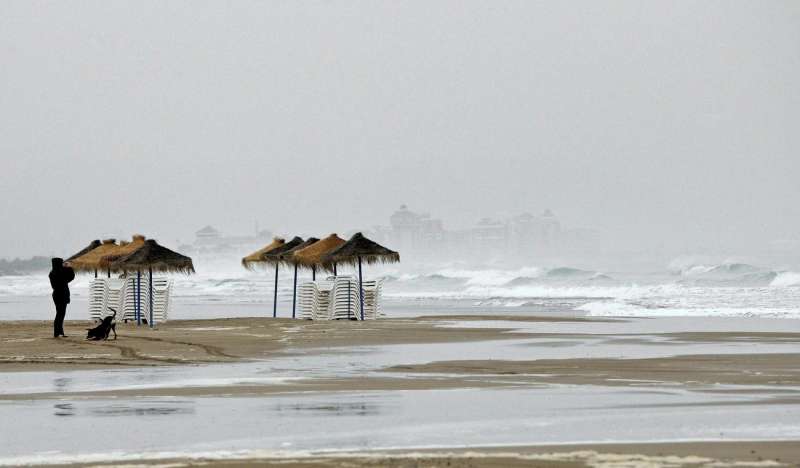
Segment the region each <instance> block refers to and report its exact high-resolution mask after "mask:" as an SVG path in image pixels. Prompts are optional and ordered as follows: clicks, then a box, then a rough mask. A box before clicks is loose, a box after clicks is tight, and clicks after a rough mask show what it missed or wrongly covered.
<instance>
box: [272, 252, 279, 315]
mask: <svg viewBox="0 0 800 468" xmlns="http://www.w3.org/2000/svg"><path fill="white" fill-rule="evenodd" d="M277 316H278V264H277V263H276V264H275V293H274V295H273V297H272V318H275V317H277Z"/></svg>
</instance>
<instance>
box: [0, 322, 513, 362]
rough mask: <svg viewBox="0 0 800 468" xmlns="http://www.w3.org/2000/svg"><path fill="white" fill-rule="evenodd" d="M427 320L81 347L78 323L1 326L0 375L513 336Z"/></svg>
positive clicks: (160, 334) (225, 330)
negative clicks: (55, 329) (59, 334)
mask: <svg viewBox="0 0 800 468" xmlns="http://www.w3.org/2000/svg"><path fill="white" fill-rule="evenodd" d="M435 324H436V322H435V321H431V320H412V319H386V320H377V321H369V322H353V321H325V322H312V321H300V320H291V319H265V318H232V319H212V320H185V321H182V320H177V321H170V322H168V323H165V324H162V325H159V326H158V327H157V328H156V329H154V330H150V329H149V328H148V327H146V326H141V327H137V326H135V325H132V324H119V325H118V326H117V333H118V335H119V338H118V339H117V340H114V339H113V335H112V339H109V340H108V341H86V340H85V339H84V337H85V336H86V322H77V321H73V322H67V323H66V326H65V331H66V333H67V334H68V336H69V338H58V339H55V338H52V337H51V336H49V333H50V329H51V328H50V327H51V326H52V324H51V323H50V322H43V321H14V322H4V323H3V324H2V337H0V372H4V371H36V370H70V369H93V368H97V369H99V368H107V367H112V366H135V367H136V366H139V367H141V366H164V365H182V364H183V365H185V364H206V363H219V362H237V361H242V360H248V359H264V358H268V357H272V356H275V355H276V354H278V353H282V352H285V351H286V350H287V349H289V348H300V349H301V348H309V347H314V348H332V347H349V346H360V345H382V344H402V343H437V342H464V341H478V340H497V339H504V338H519V337H520V335H519V334H516V335H513V336H511V335H509V334H507V333H505V332H506V331H508V330H504V329H475V328H470V329H445V328H440V327H436V326H435Z"/></svg>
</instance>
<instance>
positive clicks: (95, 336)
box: [86, 307, 117, 341]
mask: <svg viewBox="0 0 800 468" xmlns="http://www.w3.org/2000/svg"><path fill="white" fill-rule="evenodd" d="M109 309H110V310H112V311H114V313H113V314H112V315H108V316H106V317H104V318H103V320H102V321H101V322H100V324H99V325H97V326H96V327H94V328H87V329H86V330H87V333H86V339H87V340H93V341H100V340H107V339H108V335H109V334H110V333H111V332H114V339H115V340H116V339H117V321H116V317H117V311H116V310H114V309H112V308H111V307H109Z"/></svg>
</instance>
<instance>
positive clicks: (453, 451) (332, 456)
mask: <svg viewBox="0 0 800 468" xmlns="http://www.w3.org/2000/svg"><path fill="white" fill-rule="evenodd" d="M796 446H797V441H793V440H761V441H754V440H735V441H731V440H728V441H717V440H706V441H663V442H662V441H656V442H609V443H602V442H592V443H586V444H581V443H564V444H545V445H503V446H481V447H469V448H466V447H457V446H454V447H435V448H430V447H429V448H405V449H375V450H365V451H349V450H342V451H334V450H332V451H320V452H292V451H266V450H265V451H260V450H250V451H241V452H219V453H196V454H192V455H181V454H167V453H164V454H151V455H150V456H140V455H133V454H131V455H129V456H126V455H118V456H117V457H105V458H103V456H102V455H76V456H71V457H70V456H64V458H63V459H62V460H61V461H63V463H61V461H59V462H56V463H52V462H51V463H35V462H33V463H30V464H32V465H36V466H43V467H49V466H53V467H65V466H67V467H77V466H87V465H89V466H134V465H131V464H135V466H158V467H166V466H168V467H175V468H178V467H189V466H204V467H217V466H220V467H228V468H231V467H236V468H238V467H245V466H253V465H255V464H257V465H259V466H280V467H285V468H333V467H341V466H347V467H351V468H366V467H374V466H380V467H386V468H401V467H402V468H405V467H416V468H434V467H442V466H447V467H451V468H467V467H476V466H481V467H487V468H504V467H507V468H516V467H530V466H548V467H550V466H552V467H563V468H582V467H601V468H604V467H608V468H617V467H630V466H653V467H656V466H663V467H679V466H708V467H711V466H713V467H728V466H730V467H733V466H750V467H779V466H796V465H798V464H800V451H798V450H796ZM21 458H22V457H21ZM78 459H81V460H80V461H78ZM70 460H71V461H70ZM26 461H32V460H30V459H28V460H26Z"/></svg>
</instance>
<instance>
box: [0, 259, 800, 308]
mask: <svg viewBox="0 0 800 468" xmlns="http://www.w3.org/2000/svg"><path fill="white" fill-rule="evenodd" d="M195 267H196V270H197V273H196V274H194V275H191V276H185V275H171V278H172V279H173V281H174V283H173V296H172V302H171V309H170V318H171V319H205V318H224V317H253V316H271V315H272V313H273V290H274V281H275V278H274V274H275V271H274V269H271V268H270V269H267V270H256V271H250V270H246V269H243V268H241V266H240V265H239V264H238V260H237V259H234V258H230V259H228V258H199V259H195ZM293 273H294V272H293V269H291V268H289V267H285V268H281V269H280V271H279V281H278V307H277V309H278V315H279V316H282V317H291V314H292V290H293V284H294V276H293ZM339 274H340V275H341V274H344V275H355V274H356V272H355V271H349V270H348V269H347V268H345V267H342V268H340V269H339ZM322 276H324V275H322V274H321V275H320V277H322ZM364 276H365V278H367V279H375V278H383V279H384V310H385V312H386V313H387V315H389V316H398V317H403V316H414V315H430V314H496V315H518V314H522V315H529V314H531V315H532V314H556V315H558V314H571V315H584V316H598V317H603V316H606V317H629V316H635V317H671V316H685V317H704V316H709V317H775V318H800V267H797V266H792V265H788V266H787V265H780V266H774V265H769V264H759V263H744V262H740V261H718V262H713V261H698V260H694V259H692V258H689V257H678V258H675V259H673V260H671V261H669V262H667V263H666V264H664V265H655V266H651V267H649V268H641V267H639V268H628V269H625V268H607V269H600V268H587V267H585V266H583V265H582V266H581V267H580V268H578V267H575V266H572V265H569V264H565V265H547V266H545V265H535V264H532V265H522V266H514V267H503V266H497V265H491V266H486V265H480V264H473V265H470V264H465V263H463V262H453V263H440V264H425V265H415V266H414V267H408V266H406V265H400V266H397V265H370V266H368V267H365V269H364ZM92 279H93V275H84V276H78V277H77V278H76V280H75V281H74V282H73V283H72V285H71V289H72V297H73V303H72V305H71V307H70V309H69V310H68V318H69V319H73V320H74V319H80V318H83V317H86V318H88V311H87V295H88V287H89V283H90V281H91V280H92ZM310 279H311V273H310V272H309V271H300V272H299V274H298V280H297V281H298V283H302V282H304V281H309V280H310ZM49 295H50V286H49V283H48V279H47V272H46V271H42V272H39V273H33V274H26V275H9V276H0V320H46V319H50V318H51V317H52V314H53V310H52V309H53V307H52V304H51V302H50V299H49Z"/></svg>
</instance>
